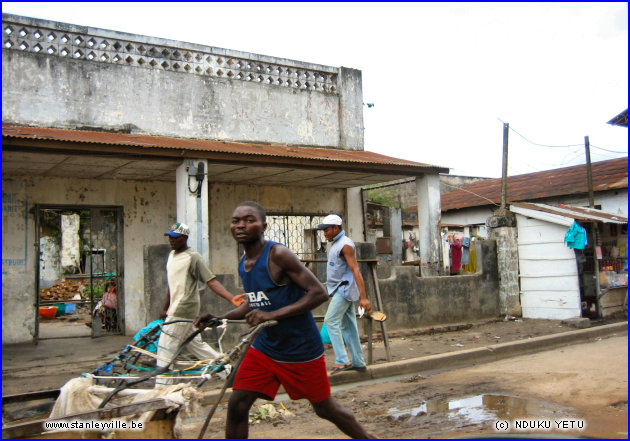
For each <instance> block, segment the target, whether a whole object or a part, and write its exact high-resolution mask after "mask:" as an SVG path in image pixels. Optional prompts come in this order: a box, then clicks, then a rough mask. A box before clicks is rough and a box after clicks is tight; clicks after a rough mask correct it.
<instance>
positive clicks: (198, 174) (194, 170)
mask: <svg viewBox="0 0 630 441" xmlns="http://www.w3.org/2000/svg"><path fill="white" fill-rule="evenodd" d="M186 171H187V172H188V191H190V192H191V193H196V194H197V197H198V198H201V189H202V187H201V184H202V183H203V179H204V176H205V166H204V163H203V162H202V161H199V162H198V163H197V165H194V164H192V163H191V164H190V165H189V166H188V167H186ZM193 176H194V177H195V179H196V180H197V188H195V189H194V190H193V189H192V188H190V178H191V177H193Z"/></svg>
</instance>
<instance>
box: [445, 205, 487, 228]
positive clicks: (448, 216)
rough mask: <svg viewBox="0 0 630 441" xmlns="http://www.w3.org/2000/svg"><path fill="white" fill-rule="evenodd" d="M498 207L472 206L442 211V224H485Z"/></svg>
mask: <svg viewBox="0 0 630 441" xmlns="http://www.w3.org/2000/svg"><path fill="white" fill-rule="evenodd" d="M496 208H498V207H493V206H487V207H472V208H463V209H461V210H450V211H447V212H443V213H442V225H485V224H486V219H488V218H489V217H490V216H492V214H493V212H494V210H495V209H496Z"/></svg>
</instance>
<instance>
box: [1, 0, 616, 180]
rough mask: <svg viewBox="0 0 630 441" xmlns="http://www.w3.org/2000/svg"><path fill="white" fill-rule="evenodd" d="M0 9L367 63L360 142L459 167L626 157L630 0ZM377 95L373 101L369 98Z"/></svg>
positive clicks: (470, 171) (514, 171)
mask: <svg viewBox="0 0 630 441" xmlns="http://www.w3.org/2000/svg"><path fill="white" fill-rule="evenodd" d="M2 12H4V13H11V14H17V15H23V16H27V17H34V18H42V19H47V20H53V21H59V22H64V23H71V24H77V25H83V26H91V27H97V28H102V29H110V30H116V31H122V32H129V33H133V34H140V35H147V36H152V37H160V38H167V39H172V40H179V41H184V42H191V43H197V44H203V45H208V46H213V47H218V48H224V49H232V50H238V51H243V52H251V53H255V54H262V55H269V56H274V57H281V58H288V59H293V60H299V61H304V62H309V63H316V64H322V65H326V66H336V67H339V66H344V67H350V68H354V69H359V70H361V71H362V78H363V101H364V107H363V117H364V126H365V133H364V136H365V150H366V151H371V152H376V153H381V154H384V155H388V156H393V157H396V158H402V159H407V160H411V161H416V162H421V163H424V164H431V165H438V166H442V167H445V168H449V169H450V174H452V175H460V176H484V177H500V176H501V173H502V159H503V127H504V123H508V124H509V128H510V130H509V135H508V174H509V175H518V174H524V173H532V172H536V171H542V170H549V169H555V168H560V167H567V166H571V165H577V164H584V163H586V152H585V147H584V143H585V137H586V136H588V137H589V143H590V153H591V161H592V162H596V161H602V160H607V159H612V158H618V157H623V156H627V154H628V129H627V128H625V127H618V126H612V125H610V124H607V122H608V121H610V120H611V119H612V118H613V117H615V116H616V115H618V114H619V113H621V112H622V111H623V110H625V109H627V108H628V3H627V2H618V3H472V2H471V3H365V2H361V3H308V2H305V3H212V2H199V3H174V2H164V3H160V2H154V3H133V2H128V3H117V2H109V3H89V2H84V3H82V2H76V3H66V2H47V3H38V2H3V3H2ZM368 104H369V106H368Z"/></svg>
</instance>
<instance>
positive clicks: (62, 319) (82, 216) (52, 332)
mask: <svg viewBox="0 0 630 441" xmlns="http://www.w3.org/2000/svg"><path fill="white" fill-rule="evenodd" d="M36 213H37V216H36V222H37V223H36V232H37V247H38V256H39V265H38V267H37V276H36V278H37V280H36V286H37V296H36V298H37V302H36V317H37V320H36V332H35V340H36V341H37V340H41V339H51V338H70V337H89V336H91V337H100V336H103V335H115V334H120V333H121V330H122V329H124V323H123V320H124V301H123V299H124V293H123V283H122V271H121V269H122V264H123V259H122V256H123V249H122V238H123V223H122V220H123V216H122V207H94V206H87V207H76V206H51V205H38V206H36Z"/></svg>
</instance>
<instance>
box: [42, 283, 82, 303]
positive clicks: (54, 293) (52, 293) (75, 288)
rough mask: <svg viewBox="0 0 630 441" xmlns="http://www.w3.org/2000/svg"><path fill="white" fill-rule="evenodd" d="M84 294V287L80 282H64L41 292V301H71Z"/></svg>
mask: <svg viewBox="0 0 630 441" xmlns="http://www.w3.org/2000/svg"><path fill="white" fill-rule="evenodd" d="M82 293H83V285H82V284H81V283H79V282H71V281H69V280H62V281H61V282H57V283H55V284H54V285H53V286H51V287H50V288H44V289H42V290H41V291H40V292H39V299H40V300H71V299H72V298H73V297H74V296H76V295H77V294H82Z"/></svg>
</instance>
